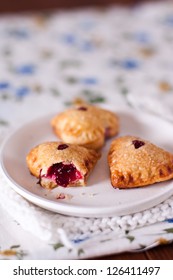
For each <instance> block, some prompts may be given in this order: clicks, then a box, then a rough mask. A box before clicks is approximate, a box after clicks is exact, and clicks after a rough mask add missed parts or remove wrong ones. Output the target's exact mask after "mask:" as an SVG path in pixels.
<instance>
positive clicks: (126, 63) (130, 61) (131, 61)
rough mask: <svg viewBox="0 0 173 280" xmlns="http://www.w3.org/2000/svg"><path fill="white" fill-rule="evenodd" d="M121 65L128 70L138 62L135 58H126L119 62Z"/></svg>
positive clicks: (133, 67)
mask: <svg viewBox="0 0 173 280" xmlns="http://www.w3.org/2000/svg"><path fill="white" fill-rule="evenodd" d="M121 66H122V67H123V68H125V69H128V70H131V69H132V70H133V69H136V68H138V67H139V62H138V61H137V60H135V59H126V60H124V61H122V62H121Z"/></svg>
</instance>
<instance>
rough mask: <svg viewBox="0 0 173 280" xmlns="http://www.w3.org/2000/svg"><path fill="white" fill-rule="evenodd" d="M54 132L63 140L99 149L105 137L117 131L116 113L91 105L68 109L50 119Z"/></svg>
mask: <svg viewBox="0 0 173 280" xmlns="http://www.w3.org/2000/svg"><path fill="white" fill-rule="evenodd" d="M51 125H52V127H53V130H54V132H55V134H56V135H57V136H58V137H59V138H60V139H62V140H63V141H64V142H67V143H71V144H76V145H81V146H84V147H86V148H91V149H96V150H97V149H100V148H101V147H102V146H103V145H104V142H105V138H109V137H112V136H114V135H116V134H117V133H118V130H119V122H118V117H117V116H116V114H114V113H112V112H109V111H108V110H104V109H101V108H98V107H95V106H91V105H86V104H84V105H82V106H77V107H76V108H72V109H68V110H66V111H64V112H62V113H60V114H58V115H57V116H55V117H54V118H53V119H52V120H51Z"/></svg>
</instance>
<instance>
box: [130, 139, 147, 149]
mask: <svg viewBox="0 0 173 280" xmlns="http://www.w3.org/2000/svg"><path fill="white" fill-rule="evenodd" d="M132 144H133V145H134V147H135V149H139V148H140V147H142V146H144V145H145V143H144V142H143V141H139V140H133V141H132Z"/></svg>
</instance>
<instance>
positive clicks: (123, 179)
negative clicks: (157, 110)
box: [108, 136, 173, 188]
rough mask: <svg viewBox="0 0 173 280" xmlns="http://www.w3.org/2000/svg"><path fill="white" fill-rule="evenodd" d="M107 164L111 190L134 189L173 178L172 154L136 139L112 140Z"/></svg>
mask: <svg viewBox="0 0 173 280" xmlns="http://www.w3.org/2000/svg"><path fill="white" fill-rule="evenodd" d="M108 164H109V167H110V176H111V183H112V186H113V187H114V188H134V187H139V186H145V185H150V184H154V183H156V182H161V181H166V180H169V179H172V178H173V154H171V153H169V152H167V151H165V150H163V149H161V148H159V147H157V146H155V145H154V144H152V143H150V142H149V141H146V140H143V139H141V138H139V137H133V136H124V137H120V138H117V139H115V140H114V141H113V142H112V144H111V147H110V150H109V153H108Z"/></svg>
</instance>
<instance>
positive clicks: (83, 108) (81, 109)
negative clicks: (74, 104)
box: [78, 107, 87, 111]
mask: <svg viewBox="0 0 173 280" xmlns="http://www.w3.org/2000/svg"><path fill="white" fill-rule="evenodd" d="M78 110H80V111H87V108H86V107H79V108H78Z"/></svg>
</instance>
